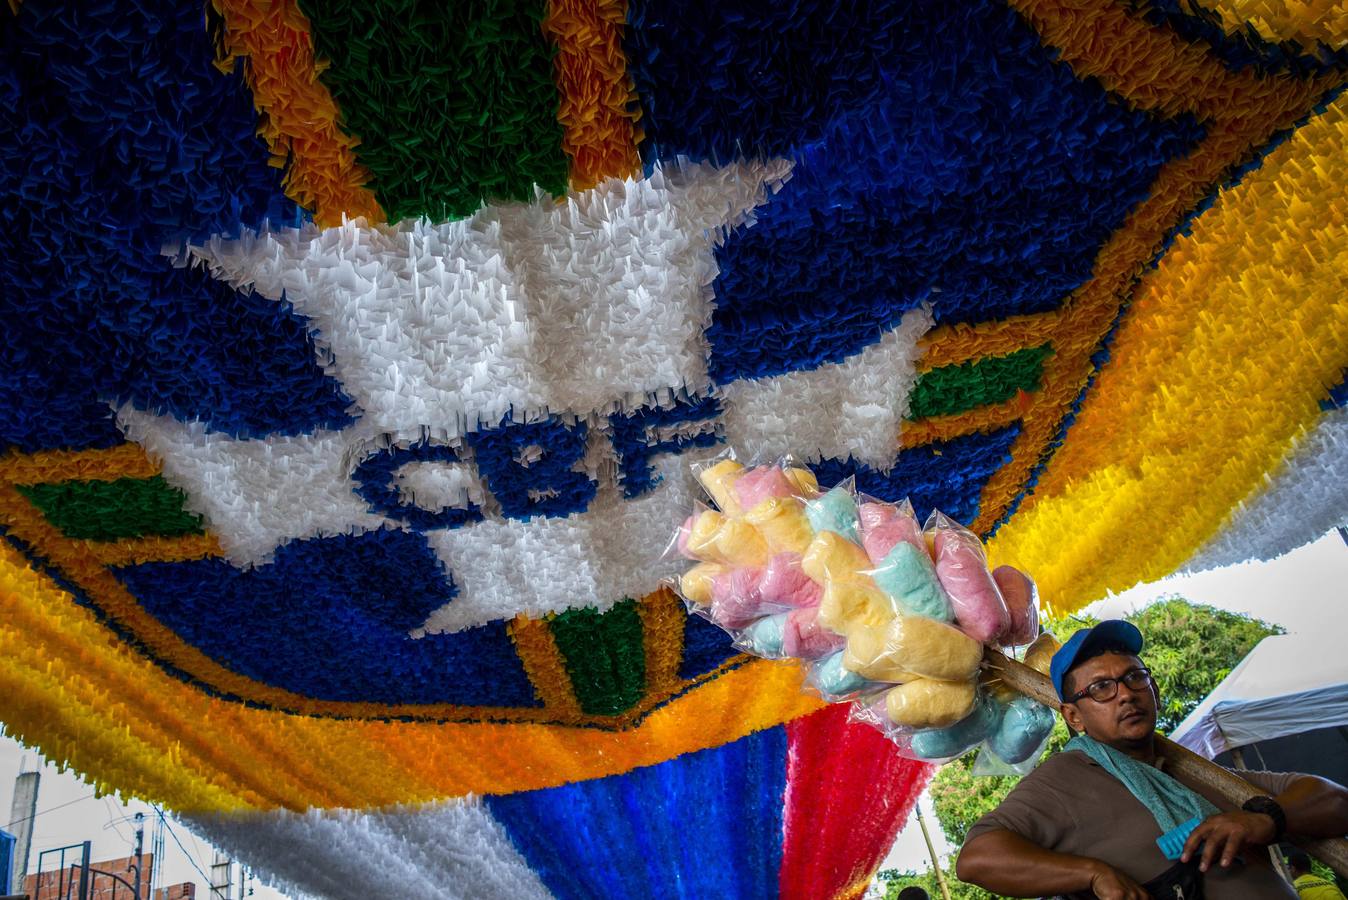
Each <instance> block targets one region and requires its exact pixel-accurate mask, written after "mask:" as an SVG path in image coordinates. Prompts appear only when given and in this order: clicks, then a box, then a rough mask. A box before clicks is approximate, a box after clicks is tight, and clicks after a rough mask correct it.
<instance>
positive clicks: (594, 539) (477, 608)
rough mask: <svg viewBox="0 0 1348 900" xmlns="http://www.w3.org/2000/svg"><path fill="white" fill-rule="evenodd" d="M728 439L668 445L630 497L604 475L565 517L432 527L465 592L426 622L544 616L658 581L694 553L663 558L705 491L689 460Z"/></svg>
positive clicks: (640, 590)
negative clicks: (675, 451)
mask: <svg viewBox="0 0 1348 900" xmlns="http://www.w3.org/2000/svg"><path fill="white" fill-rule="evenodd" d="M720 451H721V448H719V447H713V448H709V449H704V450H694V451H690V452H686V453H683V454H679V455H665V456H660V457H657V458H656V459H655V460H653V461H652V466H653V467H654V468H655V470H656V471H657V472H658V473H659V477H660V478H661V479H662V481H661V485H660V487H659V488H657V489H656V490H654V491H652V492H651V493H649V494H647V495H646V496H644V497H639V498H637V499H635V500H625V499H623V497H622V495H621V492H620V490H619V489H618V487H617V485H616V484H615V483H614V482H613V481H612V480H611V479H608V478H601V479H600V482H599V484H600V487H599V494H598V496H597V497H595V499H594V500H593V501H592V502H591V504H590V508H589V509H588V510H587V511H585V512H583V513H578V514H575V515H570V516H567V517H566V518H556V519H539V518H534V519H530V520H529V521H527V522H522V521H514V520H496V521H488V522H481V523H479V524H477V525H473V526H470V527H467V528H456V529H453V530H441V531H430V532H427V533H426V537H427V540H428V541H429V542H430V545H431V546H432V547H433V548H435V551H436V552H437V553H438V554H439V555H440V558H441V559H442V560H444V561H445V563H446V565H447V567H448V568H449V570H450V571H452V572H453V573H454V581H455V582H456V583H457V584H458V586H459V595H458V596H457V597H455V598H454V599H453V600H451V601H450V602H449V603H447V604H445V605H444V606H442V607H440V608H439V609H437V610H435V611H434V612H432V613H431V614H430V616H429V617H428V618H427V619H426V623H425V625H424V626H422V629H421V631H420V632H414V635H420V634H424V633H438V632H448V631H459V630H462V629H465V628H470V627H472V626H475V625H479V624H484V623H487V622H492V621H496V620H499V619H509V618H512V617H513V616H515V615H517V614H519V613H524V614H526V615H528V616H530V617H534V618H537V617H540V616H542V615H544V614H545V613H549V612H562V611H564V610H567V609H574V608H577V607H587V606H588V607H594V608H597V609H599V610H605V609H608V608H609V607H611V606H612V605H613V604H614V603H617V602H618V601H620V600H623V599H624V598H628V597H642V596H644V595H646V594H648V593H650V592H651V591H653V590H655V589H656V588H657V587H658V586H659V584H660V580H661V579H662V578H666V577H672V576H674V575H677V574H678V573H679V572H680V571H682V570H683V569H684V568H686V566H687V563H686V561H685V560H682V559H676V558H671V559H667V560H660V559H656V556H657V554H659V552H660V550H661V548H663V547H664V546H665V545H666V544H667V543H668V542H669V539H670V535H671V534H673V533H674V531H675V530H676V529H677V527H678V524H679V522H680V521H682V518H683V516H685V515H687V511H688V510H689V509H692V505H693V503H694V502H695V501H697V500H701V499H703V495H702V493H701V488H700V487H698V486H697V485H696V483H695V482H694V481H693V479H692V477H691V476H690V475H689V465H690V464H691V463H693V462H695V461H697V460H699V459H709V458H711V457H712V456H714V455H715V454H717V453H719V452H720Z"/></svg>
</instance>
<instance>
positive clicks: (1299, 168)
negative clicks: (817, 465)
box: [990, 98, 1348, 612]
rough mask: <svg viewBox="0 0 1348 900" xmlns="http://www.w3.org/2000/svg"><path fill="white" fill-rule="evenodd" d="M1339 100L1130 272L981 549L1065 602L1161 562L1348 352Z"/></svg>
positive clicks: (1251, 467) (1310, 402)
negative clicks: (1118, 314) (1107, 354)
mask: <svg viewBox="0 0 1348 900" xmlns="http://www.w3.org/2000/svg"><path fill="white" fill-rule="evenodd" d="M1346 110H1348V100H1344V99H1342V98H1341V99H1340V100H1338V101H1337V102H1335V103H1334V104H1333V105H1331V106H1330V108H1329V109H1328V110H1327V111H1326V112H1325V113H1323V114H1321V115H1320V116H1318V117H1316V118H1314V119H1312V120H1311V121H1310V123H1309V124H1307V125H1305V126H1304V127H1303V128H1302V129H1300V130H1299V131H1298V132H1296V133H1295V134H1294V135H1293V136H1292V137H1291V138H1290V139H1288V140H1287V141H1286V142H1284V143H1283V144H1282V145H1281V146H1279V147H1277V148H1276V149H1275V150H1274V151H1273V152H1272V153H1271V154H1270V155H1269V157H1268V158H1267V159H1266V160H1265V162H1264V165H1263V166H1262V167H1261V168H1260V169H1258V170H1255V171H1253V172H1250V173H1248V174H1247V175H1246V176H1245V179H1244V181H1243V182H1242V183H1241V184H1240V185H1238V186H1237V187H1235V188H1234V189H1231V190H1228V191H1225V192H1224V193H1223V194H1222V195H1221V196H1220V197H1219V199H1218V201H1217V203H1216V205H1215V206H1214V207H1213V208H1212V209H1211V210H1209V211H1208V212H1207V213H1205V214H1204V215H1203V216H1202V217H1201V218H1199V219H1198V220H1197V222H1196V223H1195V224H1194V227H1193V232H1192V234H1191V235H1188V236H1183V237H1181V238H1179V240H1178V241H1177V242H1176V244H1175V247H1174V248H1173V249H1172V250H1171V251H1170V253H1169V254H1168V255H1167V256H1166V257H1165V258H1164V259H1163V260H1162V262H1161V264H1160V266H1159V268H1158V269H1157V270H1156V271H1155V272H1153V273H1151V274H1149V275H1148V276H1147V277H1146V278H1145V279H1144V281H1143V282H1142V284H1141V286H1140V288H1139V290H1138V293H1137V295H1136V298H1135V300H1134V305H1133V308H1132V310H1131V311H1130V313H1129V314H1128V317H1127V318H1126V319H1125V320H1124V324H1123V326H1122V327H1121V328H1120V330H1119V333H1118V335H1117V338H1116V340H1115V343H1114V347H1113V351H1112V360H1111V363H1110V365H1109V366H1107V367H1106V368H1105V369H1104V370H1103V371H1102V372H1101V374H1100V377H1099V380H1098V382H1097V384H1096V385H1095V388H1094V389H1093V390H1092V392H1091V393H1090V395H1089V396H1088V397H1087V399H1086V402H1085V404H1084V406H1083V408H1082V410H1081V413H1080V415H1079V416H1078V418H1077V421H1076V424H1075V425H1074V426H1073V428H1072V431H1071V432H1070V435H1069V439H1068V440H1067V442H1066V445H1065V446H1064V447H1063V448H1062V449H1061V450H1060V451H1059V452H1058V454H1057V455H1056V456H1055V457H1054V458H1053V460H1052V461H1051V462H1050V463H1049V465H1048V467H1047V469H1046V471H1045V472H1044V474H1043V477H1042V478H1041V479H1040V482H1039V485H1038V487H1037V489H1036V491H1035V493H1034V494H1033V495H1032V496H1030V497H1028V498H1026V502H1025V504H1024V506H1023V507H1022V509H1021V510H1020V511H1019V512H1018V513H1017V515H1016V517H1015V518H1013V519H1012V520H1011V522H1010V523H1008V524H1007V525H1006V526H1005V527H1003V528H1002V529H1001V531H999V532H998V534H997V536H996V538H995V540H994V541H993V542H992V545H991V548H990V550H991V554H992V556H993V558H994V559H995V560H996V561H997V562H998V563H1013V564H1015V565H1019V566H1022V567H1024V568H1026V569H1028V570H1029V571H1032V572H1034V573H1035V575H1036V577H1037V578H1038V579H1039V586H1040V589H1041V591H1042V592H1043V596H1044V598H1045V601H1046V602H1047V603H1048V604H1050V605H1051V606H1052V608H1053V609H1054V610H1056V611H1057V612H1070V611H1072V610H1075V609H1078V608H1080V607H1081V606H1082V605H1084V604H1086V603H1088V602H1090V601H1092V600H1094V599H1096V598H1098V597H1101V596H1103V595H1104V593H1105V591H1106V589H1111V590H1122V589H1126V588H1128V587H1130V586H1132V585H1133V584H1135V583H1137V582H1139V581H1148V580H1154V579H1156V578H1160V577H1163V576H1165V575H1168V574H1169V573H1171V572H1173V571H1174V570H1175V569H1176V568H1177V567H1178V566H1179V565H1180V564H1182V563H1183V562H1184V560H1186V559H1187V558H1188V557H1189V556H1190V555H1191V554H1192V553H1193V552H1194V550H1195V549H1197V548H1198V547H1199V546H1200V545H1201V544H1203V543H1204V542H1205V541H1206V540H1207V539H1208V538H1210V537H1211V536H1212V535H1213V534H1215V533H1216V531H1217V529H1218V528H1219V527H1220V526H1221V523H1222V521H1223V520H1224V519H1225V517H1226V515H1227V514H1228V512H1229V511H1230V510H1231V509H1232V508H1233V507H1234V506H1235V505H1236V504H1237V503H1239V502H1240V501H1241V500H1242V498H1244V497H1245V496H1246V495H1247V494H1248V493H1249V491H1250V490H1251V489H1252V488H1254V487H1255V486H1257V485H1258V484H1260V483H1261V481H1262V479H1263V478H1264V475H1265V473H1266V472H1268V471H1270V470H1272V469H1273V468H1274V467H1275V466H1276V465H1277V464H1278V463H1279V461H1280V460H1281V459H1282V458H1283V456H1284V455H1285V454H1286V453H1287V452H1288V450H1289V449H1290V448H1291V446H1292V445H1293V443H1294V442H1295V440H1296V439H1297V437H1298V436H1299V435H1301V434H1302V433H1303V432H1304V431H1305V430H1306V429H1307V428H1309V427H1311V426H1312V425H1313V424H1314V422H1315V421H1316V419H1317V418H1318V416H1319V412H1320V411H1319V407H1318V402H1317V401H1318V399H1319V398H1320V396H1321V395H1322V394H1323V391H1324V385H1326V384H1333V383H1336V382H1337V381H1338V380H1339V377H1340V376H1341V374H1342V371H1343V369H1344V366H1345V365H1346V364H1348V304H1345V303H1344V302H1343V298H1344V297H1345V296H1346V295H1348V227H1346V226H1345V216H1348V204H1345V203H1344V200H1343V185H1344V184H1348V116H1346V114H1345V113H1346Z"/></svg>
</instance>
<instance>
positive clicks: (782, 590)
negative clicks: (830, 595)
mask: <svg viewBox="0 0 1348 900" xmlns="http://www.w3.org/2000/svg"><path fill="white" fill-rule="evenodd" d="M800 559H801V557H800V554H799V553H778V554H777V555H775V556H773V557H772V558H771V559H769V560H768V564H767V566H766V567H765V568H764V569H763V577H762V578H761V579H760V580H759V582H758V591H759V593H760V594H761V595H762V598H763V601H764V602H765V603H772V604H775V605H778V606H784V607H792V608H795V609H803V608H805V607H814V606H818V605H819V600H820V598H821V597H823V596H824V589H823V588H822V587H821V586H820V585H819V584H818V583H817V582H816V581H815V580H814V579H812V578H810V576H808V575H806V574H805V572H804V571H802V570H801V567H800Z"/></svg>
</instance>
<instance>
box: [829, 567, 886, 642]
mask: <svg viewBox="0 0 1348 900" xmlns="http://www.w3.org/2000/svg"><path fill="white" fill-rule="evenodd" d="M893 615H894V604H893V602H892V601H891V600H890V599H889V597H888V595H886V594H885V592H884V591H882V590H880V589H879V588H878V587H876V586H875V583H874V582H872V581H871V580H870V579H869V578H867V577H866V576H864V575H860V576H857V577H856V578H830V579H829V580H828V582H827V583H826V584H825V585H824V595H823V597H822V598H821V599H820V601H819V616H818V622H819V624H820V625H823V626H824V627H825V628H828V629H830V630H832V631H835V632H837V633H838V634H847V633H848V632H849V631H851V630H852V629H853V628H865V627H869V626H876V625H881V624H883V623H885V622H887V621H889V619H891V618H892V617H893Z"/></svg>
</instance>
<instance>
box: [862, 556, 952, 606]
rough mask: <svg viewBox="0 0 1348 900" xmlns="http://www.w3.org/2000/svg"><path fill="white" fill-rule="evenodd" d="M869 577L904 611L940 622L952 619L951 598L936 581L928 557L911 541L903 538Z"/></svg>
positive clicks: (934, 572) (934, 571)
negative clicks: (908, 541) (907, 541)
mask: <svg viewBox="0 0 1348 900" xmlns="http://www.w3.org/2000/svg"><path fill="white" fill-rule="evenodd" d="M871 578H872V579H873V580H874V581H875V583H876V585H877V586H878V587H879V588H880V590H882V591H884V592H885V593H886V594H888V595H889V596H890V598H891V599H893V600H894V602H895V603H897V604H898V605H899V607H900V608H901V609H902V611H903V612H904V613H906V614H908V615H915V616H926V617H927V618H929V619H936V620H937V621H940V622H952V621H954V619H955V613H954V611H953V610H952V609H951V606H950V598H949V597H947V596H946V593H945V589H944V588H942V587H941V583H940V582H939V581H937V580H936V569H935V568H934V567H933V566H932V563H931V557H929V556H927V554H926V553H923V552H922V551H921V550H919V549H917V548H916V547H914V546H913V545H912V544H908V543H905V542H903V541H900V542H899V543H897V544H895V545H894V548H893V549H892V550H890V551H889V553H888V554H886V556H885V558H884V560H882V561H881V563H880V567H879V568H877V569H876V570H875V571H874V572H872V573H871Z"/></svg>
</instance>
